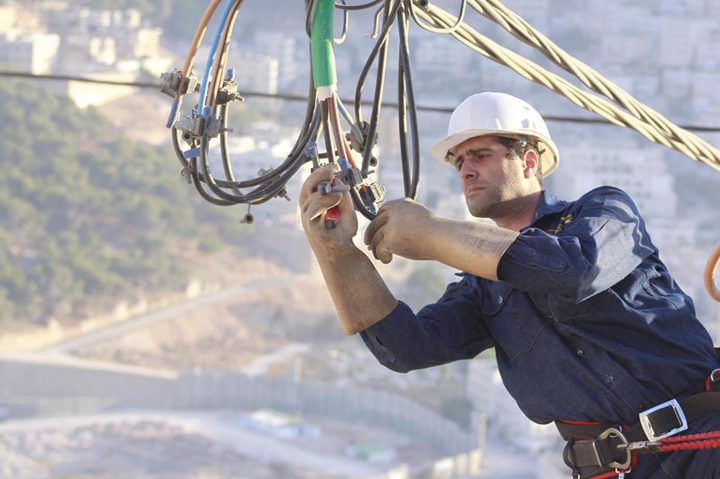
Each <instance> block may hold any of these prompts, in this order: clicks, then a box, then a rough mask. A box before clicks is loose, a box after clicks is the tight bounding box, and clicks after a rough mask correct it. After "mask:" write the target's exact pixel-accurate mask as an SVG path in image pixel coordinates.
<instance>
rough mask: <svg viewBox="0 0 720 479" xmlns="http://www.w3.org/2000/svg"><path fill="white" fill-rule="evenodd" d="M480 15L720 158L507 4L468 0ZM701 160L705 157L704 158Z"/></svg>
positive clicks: (632, 110)
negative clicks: (564, 47)
mask: <svg viewBox="0 0 720 479" xmlns="http://www.w3.org/2000/svg"><path fill="white" fill-rule="evenodd" d="M469 1H470V4H471V6H472V7H473V8H474V9H475V10H476V11H478V12H479V13H480V14H481V15H483V16H485V17H486V18H488V19H490V20H492V21H494V22H495V23H497V24H499V25H500V26H501V27H502V28H504V29H505V30H506V31H507V32H508V33H510V34H512V35H513V36H514V37H516V38H518V39H519V40H521V41H522V42H524V43H526V44H527V45H530V46H532V47H534V48H535V49H537V50H539V51H540V52H541V53H543V54H544V55H545V56H546V57H547V58H548V59H550V60H551V61H552V62H554V63H555V64H556V65H558V66H559V67H561V68H563V69H564V70H566V71H568V72H569V73H572V74H573V75H574V76H575V77H576V78H578V80H580V81H581V82H582V83H583V84H584V85H585V86H587V87H588V88H590V89H591V90H593V91H595V92H596V93H599V94H601V95H604V96H605V97H607V98H609V99H610V100H612V101H613V102H615V103H617V104H619V105H620V106H622V107H623V108H625V109H626V110H628V111H629V112H630V113H631V114H632V115H633V116H635V117H636V118H638V119H641V120H643V121H644V122H646V123H648V124H650V125H652V126H653V127H655V128H657V129H659V130H660V131H661V132H663V134H665V135H666V136H668V137H674V138H676V139H677V140H678V141H682V142H684V143H686V144H687V145H688V146H689V147H690V148H691V150H692V151H693V152H694V155H695V156H696V157H698V156H701V155H704V156H706V157H708V158H714V160H715V161H720V155H719V154H718V152H717V150H715V151H714V152H713V150H714V148H713V147H712V146H711V145H710V144H709V143H707V142H706V141H704V140H702V139H701V138H699V137H697V136H695V135H692V134H690V133H688V132H687V131H685V130H683V129H682V128H680V127H678V126H677V125H676V124H674V123H673V122H671V121H670V120H668V119H667V118H665V117H664V116H663V115H662V114H660V113H659V112H657V111H655V110H653V109H652V108H650V107H648V106H647V105H644V104H642V103H641V102H639V101H638V100H636V99H635V98H634V97H633V96H632V95H630V94H629V93H627V92H626V91H625V90H623V89H622V88H620V87H619V86H618V85H616V84H615V83H613V82H612V81H610V80H608V79H607V78H605V77H604V76H603V75H601V74H600V73H598V72H597V71H595V70H594V69H593V68H592V67H590V66H588V65H587V64H585V63H583V62H581V61H580V60H578V59H576V58H574V57H572V56H571V55H569V54H567V52H565V51H564V50H562V49H561V48H560V47H558V46H557V45H556V44H555V43H554V42H553V41H552V40H550V39H549V38H547V37H546V36H544V35H543V34H542V33H540V32H539V31H538V30H536V29H535V28H534V27H533V26H532V25H530V24H529V23H527V22H526V21H525V20H524V19H523V18H522V17H520V16H519V15H517V14H516V13H515V12H513V11H512V10H510V9H508V8H507V7H505V6H504V5H503V4H502V3H501V2H499V1H498V0H469ZM701 161H702V160H701Z"/></svg>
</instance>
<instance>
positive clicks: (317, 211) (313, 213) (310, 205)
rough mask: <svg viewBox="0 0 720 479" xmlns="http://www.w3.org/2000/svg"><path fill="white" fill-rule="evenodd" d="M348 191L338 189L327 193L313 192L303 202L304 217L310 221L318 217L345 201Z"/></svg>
mask: <svg viewBox="0 0 720 479" xmlns="http://www.w3.org/2000/svg"><path fill="white" fill-rule="evenodd" d="M346 194H347V192H343V191H336V192H332V193H329V194H327V195H321V194H320V193H319V192H315V193H313V194H311V196H309V197H308V198H307V199H306V200H305V201H304V202H303V203H302V204H301V211H302V215H303V217H305V218H306V219H307V221H308V222H310V221H313V220H316V219H318V218H319V217H320V216H321V215H322V214H323V213H325V212H326V211H327V210H329V209H330V208H332V207H333V206H337V205H339V204H340V203H341V202H342V201H343V197H344V195H346Z"/></svg>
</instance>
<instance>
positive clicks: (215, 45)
mask: <svg viewBox="0 0 720 479" xmlns="http://www.w3.org/2000/svg"><path fill="white" fill-rule="evenodd" d="M234 3H235V0H228V1H227V5H225V10H224V11H223V14H222V18H221V19H220V24H219V25H218V29H217V33H216V34H215V40H214V41H213V44H212V47H211V48H210V53H209V55H208V59H207V63H206V64H205V71H204V72H203V79H202V84H201V85H200V100H199V101H198V111H199V112H201V113H202V116H203V118H205V119H206V120H207V119H208V118H209V117H210V109H209V108H207V107H206V106H205V95H206V94H207V88H208V83H209V82H210V70H211V69H212V64H213V61H214V60H215V53H216V52H217V48H218V45H219V44H220V38H222V32H223V29H224V27H225V24H226V23H227V20H228V17H229V16H230V10H232V6H233V4H234Z"/></svg>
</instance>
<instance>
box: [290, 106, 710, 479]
mask: <svg viewBox="0 0 720 479" xmlns="http://www.w3.org/2000/svg"><path fill="white" fill-rule="evenodd" d="M431 153H433V155H434V156H436V157H440V158H443V159H445V160H446V161H447V162H449V163H450V164H452V165H454V166H455V168H457V170H458V173H459V175H460V179H461V184H462V188H463V193H464V195H465V199H466V203H467V206H468V209H469V211H470V213H471V214H472V215H473V216H476V217H485V218H490V219H492V220H493V221H494V223H495V224H491V223H490V222H465V221H454V220H449V219H446V218H442V217H439V216H437V215H434V214H433V213H431V212H430V211H428V210H427V209H426V208H425V207H423V206H422V205H420V204H419V203H415V202H413V201H410V200H398V201H390V202H388V203H386V204H385V205H383V207H382V208H380V210H379V212H378V215H377V218H376V219H375V220H373V221H372V222H371V223H370V225H369V226H368V229H367V231H366V234H365V243H366V244H367V245H368V246H369V248H370V249H371V250H372V252H373V254H374V255H375V257H376V258H378V259H379V260H380V261H382V262H384V263H388V262H390V261H391V259H392V256H393V255H400V256H403V257H406V258H410V259H424V260H435V261H440V262H442V263H444V264H446V265H448V266H450V267H453V268H457V269H459V270H461V271H463V272H465V275H464V277H463V278H462V280H461V281H459V282H457V283H453V284H451V285H449V286H448V288H447V290H446V292H445V293H444V295H443V296H442V298H440V300H439V301H438V302H436V303H434V304H430V305H428V306H426V307H425V308H423V309H422V310H420V311H419V312H418V313H417V314H415V313H414V312H413V311H412V310H411V309H410V308H409V307H408V306H407V305H405V304H404V303H402V302H399V301H397V300H396V299H395V297H394V296H393V295H392V293H391V292H390V291H389V290H388V288H387V286H386V285H385V283H384V282H383V280H382V278H381V277H380V276H379V274H378V272H377V271H376V269H375V268H374V267H373V265H372V263H371V261H370V259H369V258H368V257H367V256H366V255H365V253H363V252H362V251H361V250H360V249H358V248H357V247H356V246H355V245H354V244H353V241H352V238H353V236H354V235H355V234H356V232H357V220H356V218H355V214H354V211H353V207H352V202H351V199H350V196H349V194H348V193H347V187H343V186H342V185H341V184H339V182H338V180H337V179H334V178H333V175H332V171H331V170H330V169H329V168H324V169H320V170H318V171H316V172H315V173H313V174H312V175H311V176H310V178H309V179H308V180H307V182H306V183H305V184H304V185H303V188H302V191H301V194H300V202H301V209H302V218H303V227H304V229H305V232H306V235H307V237H308V240H309V243H310V245H311V247H312V249H313V251H314V253H315V255H316V257H317V259H318V262H319V264H320V267H321V270H322V273H323V275H324V278H325V281H326V283H327V286H328V289H329V291H330V294H331V296H332V299H333V302H334V304H335V307H336V309H337V313H338V316H339V320H340V324H341V325H342V327H343V329H344V331H345V332H346V333H347V334H354V333H356V332H360V334H361V336H362V338H363V340H364V341H365V344H366V345H367V347H368V348H369V349H370V350H371V351H372V352H373V354H374V355H375V356H376V357H377V359H378V360H379V361H380V362H381V363H382V364H383V365H385V366H387V367H388V368H390V369H393V370H395V371H399V372H406V371H409V370H412V369H418V368H425V367H430V366H435V365H438V364H443V363H447V362H449V361H455V360H458V359H469V358H472V357H474V356H476V355H477V354H478V353H480V352H481V351H483V350H485V349H487V348H490V347H494V348H495V349H496V357H497V362H498V367H499V370H500V373H501V375H502V378H503V382H504V384H505V386H506V387H507V389H508V391H509V392H510V393H511V394H512V395H513V397H514V398H515V400H516V401H517V403H518V405H519V406H520V408H521V409H522V411H523V412H524V413H525V414H526V415H527V416H528V417H529V418H530V419H531V420H533V421H535V422H537V423H542V424H544V423H549V422H551V421H555V422H556V423H558V428H559V429H560V431H561V433H562V435H563V437H564V438H565V439H566V440H568V447H567V448H566V450H565V454H564V455H565V459H566V462H567V463H568V465H569V466H570V467H571V468H572V469H573V475H574V477H582V478H583V479H584V478H588V477H618V476H619V475H621V474H624V473H628V472H629V471H630V470H633V472H632V474H631V475H629V477H632V478H646V477H653V478H686V477H687V478H696V477H697V478H700V477H702V478H708V477H717V478H720V449H705V450H702V451H681V452H674V453H659V452H652V451H642V452H643V454H642V455H638V454H635V453H634V452H633V453H632V454H631V453H630V452H628V450H627V449H626V448H625V447H624V446H625V444H626V443H627V442H635V441H643V440H644V441H647V440H648V439H651V440H653V439H656V438H658V437H661V436H664V435H666V434H667V435H678V433H680V434H689V433H696V432H702V431H720V400H718V395H720V394H719V393H704V394H703V395H701V396H697V397H699V398H700V399H697V398H696V396H695V395H697V394H699V393H703V391H705V389H706V387H707V389H708V390H710V389H712V388H714V387H715V386H716V384H715V383H714V382H713V380H711V379H709V375H711V373H712V372H713V370H715V369H716V368H718V367H720V361H719V360H718V355H717V353H716V351H715V349H714V348H713V344H712V341H711V339H710V336H709V334H708V333H707V331H706V330H705V329H704V328H703V326H702V325H701V324H700V322H699V321H698V320H697V319H696V317H695V312H694V306H693V303H692V300H691V299H690V298H689V297H688V296H687V295H686V294H684V293H683V292H682V291H681V290H680V288H679V287H678V286H677V284H676V283H675V282H674V281H673V279H672V277H671V276H670V274H669V273H668V271H667V269H666V268H665V266H664V264H663V263H662V261H661V260H660V258H659V255H658V251H657V248H656V247H655V246H654V245H653V243H652V242H651V240H650V237H649V235H648V233H647V231H646V229H645V223H644V221H643V219H642V218H641V216H640V214H639V212H638V210H637V208H636V206H635V205H634V203H633V202H632V200H631V199H630V198H629V197H628V196H627V195H626V194H625V193H624V192H622V191H620V190H618V189H616V188H611V187H601V188H597V189H595V190H593V191H591V192H589V193H587V194H586V195H584V196H583V197H582V198H580V199H579V200H577V201H575V202H564V201H559V200H557V199H555V198H554V197H553V196H552V195H551V194H550V193H548V192H546V191H544V190H543V181H542V178H543V174H544V175H547V174H549V173H550V172H552V171H553V170H554V169H555V167H556V166H557V163H558V158H559V154H558V151H557V147H556V146H555V144H554V142H553V141H552V139H551V138H550V134H549V132H548V130H547V127H546V125H545V122H544V121H543V119H542V117H541V116H540V115H539V114H538V113H537V111H535V110H534V109H533V108H532V107H531V106H530V105H528V104H527V103H525V102H524V101H522V100H519V99H517V98H514V97H512V96H509V95H505V94H501V93H483V94H479V95H473V96H471V97H470V98H468V99H467V100H465V101H464V102H463V103H462V104H461V105H460V106H458V108H457V109H456V110H455V111H454V112H453V114H452V116H451V119H450V124H449V128H448V136H447V137H446V138H445V139H444V140H442V141H441V142H439V143H438V144H437V145H435V146H434V147H433V148H432V149H431ZM321 181H331V182H333V183H334V184H335V185H336V188H335V192H334V193H331V194H328V195H321V194H319V193H317V192H315V189H316V188H317V185H318V184H319V183H320V182H321ZM334 206H338V207H339V209H340V211H341V221H340V223H339V224H338V226H337V227H336V228H335V229H327V228H326V227H325V226H324V221H323V219H324V214H325V212H326V211H327V210H328V209H329V208H331V207H334ZM717 376H720V372H716V373H715V375H714V376H713V378H712V379H717V380H718V381H720V378H718V377H717ZM691 397H692V398H693V399H692V400H689V399H688V398H691ZM673 399H677V400H678V401H680V402H679V403H669V402H668V401H670V400H673ZM698 402H699V403H700V404H701V405H700V406H698V405H697V403H698ZM658 405H661V407H660V408H659V409H658V410H656V411H651V409H652V408H653V407H655V406H658ZM683 414H685V416H687V417H688V419H687V421H684V420H683V418H682V416H683ZM686 422H689V426H688V425H687V424H685V423H686ZM621 425H624V426H621ZM618 446H619V447H618ZM638 458H639V460H638Z"/></svg>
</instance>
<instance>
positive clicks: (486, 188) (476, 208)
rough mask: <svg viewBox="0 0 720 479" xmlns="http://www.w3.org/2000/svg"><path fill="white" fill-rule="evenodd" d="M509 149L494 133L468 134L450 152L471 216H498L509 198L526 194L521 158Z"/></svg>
mask: <svg viewBox="0 0 720 479" xmlns="http://www.w3.org/2000/svg"><path fill="white" fill-rule="evenodd" d="M509 153H510V151H509V150H508V148H507V147H505V145H503V144H502V143H500V142H499V141H498V138H497V137H495V136H480V137H475V138H471V139H469V140H467V141H465V142H463V143H461V144H460V145H458V146H456V147H455V148H454V149H453V150H452V151H451V152H450V156H449V159H450V160H451V161H454V162H455V167H456V168H457V170H458V172H459V173H460V180H461V183H462V189H463V193H464V194H465V202H466V203H467V207H468V210H469V211H470V214H472V215H473V216H476V217H485V218H492V219H495V218H500V217H501V216H502V215H503V213H504V212H505V211H504V210H505V208H504V206H506V204H507V202H508V201H509V200H513V199H515V198H518V197H520V196H523V195H525V194H526V190H525V188H526V186H525V185H524V183H523V181H524V180H525V175H524V171H523V170H524V168H523V162H522V160H521V159H520V158H519V157H518V156H517V155H510V154H509Z"/></svg>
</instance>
